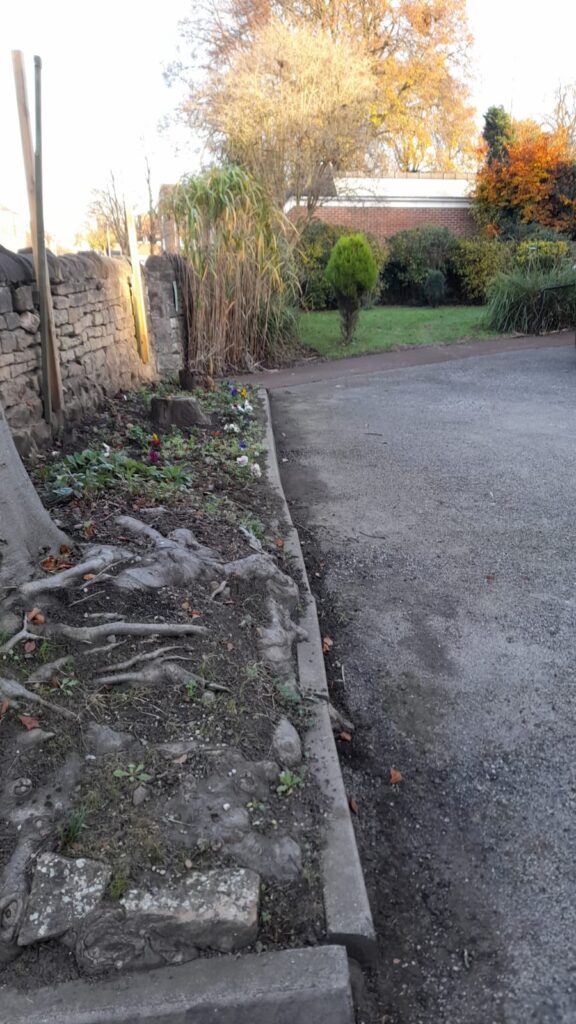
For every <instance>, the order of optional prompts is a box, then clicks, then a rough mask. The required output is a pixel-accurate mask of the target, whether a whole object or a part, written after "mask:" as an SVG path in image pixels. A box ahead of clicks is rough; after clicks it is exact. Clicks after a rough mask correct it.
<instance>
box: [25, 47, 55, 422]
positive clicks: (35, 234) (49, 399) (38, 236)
mask: <svg viewBox="0 0 576 1024" xmlns="http://www.w3.org/2000/svg"><path fill="white" fill-rule="evenodd" d="M12 64H13V68H14V82H15V85H16V102H17V105H18V119H19V122H20V138H21V141H22V156H23V158H24V171H25V174H26V190H27V192H28V205H29V208H30V229H31V233H32V258H33V261H34V272H35V275H36V282H37V285H38V291H39V293H40V331H41V339H42V390H43V398H44V418H45V420H46V421H47V422H48V423H51V419H52V412H61V411H62V410H63V408H64V401H63V394H62V379H61V375H60V361H59V357H58V340H57V338H56V328H55V324H54V310H53V308H52V293H51V291H50V277H49V273H48V261H47V259H46V241H45V236H44V210H43V197H42V108H41V68H42V61H41V60H40V58H39V57H35V58H34V65H35V99H36V153H35V154H34V151H33V149H32V131H31V127H30V111H29V108H28V96H27V91H26V76H25V72H24V58H23V55H22V52H21V51H20V50H13V51H12Z"/></svg>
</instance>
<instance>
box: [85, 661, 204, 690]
mask: <svg viewBox="0 0 576 1024" xmlns="http://www.w3.org/2000/svg"><path fill="white" fill-rule="evenodd" d="M197 678H198V677H197V676H194V674H193V673H192V672H190V670H189V669H187V668H184V666H183V665H177V664H176V663H175V662H174V661H169V660H168V661H164V662H162V664H161V665H146V666H144V668H142V669H140V670H139V671H138V672H111V673H110V674H108V675H104V676H99V677H98V678H97V679H96V680H95V682H96V683H97V684H98V685H99V686H106V687H108V686H123V685H125V684H129V685H130V686H157V685H161V684H164V685H166V684H172V685H174V686H184V685H185V684H186V683H189V682H191V681H192V680H194V681H196V679H197ZM202 682H204V680H202Z"/></svg>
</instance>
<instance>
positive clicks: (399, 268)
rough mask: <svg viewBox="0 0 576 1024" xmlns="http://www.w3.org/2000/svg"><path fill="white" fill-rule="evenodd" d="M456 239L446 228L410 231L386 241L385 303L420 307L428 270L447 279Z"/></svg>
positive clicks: (401, 232) (400, 232) (413, 229)
mask: <svg viewBox="0 0 576 1024" xmlns="http://www.w3.org/2000/svg"><path fill="white" fill-rule="evenodd" d="M456 241H457V240H456V238H455V236H454V235H453V234H451V232H450V231H449V230H448V228H410V229H408V230H407V231H399V232H398V233H397V234H396V235H393V236H392V238H389V239H388V247H389V255H388V262H387V263H386V268H385V271H384V281H385V286H386V300H387V301H389V302H399V303H408V304H412V305H422V304H424V303H425V302H426V296H425V295H424V282H425V281H426V278H427V276H428V274H429V272H430V271H431V270H440V271H441V272H442V273H443V274H444V276H445V277H447V276H448V268H449V265H450V259H451V256H452V253H453V251H454V247H455V245H456Z"/></svg>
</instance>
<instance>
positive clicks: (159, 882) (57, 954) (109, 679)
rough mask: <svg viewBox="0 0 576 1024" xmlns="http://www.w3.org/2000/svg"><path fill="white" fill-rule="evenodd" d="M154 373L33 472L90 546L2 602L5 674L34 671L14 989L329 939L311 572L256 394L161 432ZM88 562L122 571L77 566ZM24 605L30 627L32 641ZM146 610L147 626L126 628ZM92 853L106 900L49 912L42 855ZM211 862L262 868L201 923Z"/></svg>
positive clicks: (217, 867) (55, 509) (225, 874)
mask: <svg viewBox="0 0 576 1024" xmlns="http://www.w3.org/2000/svg"><path fill="white" fill-rule="evenodd" d="M153 390H154V389H149V390H142V391H141V392H139V393H136V394H131V395H121V396H119V397H118V398H116V399H115V400H113V401H110V402H108V403H107V405H106V406H105V408H103V409H102V410H101V412H100V413H99V414H98V415H97V416H95V417H94V418H93V419H92V420H91V421H90V422H85V423H83V424H81V425H80V426H78V427H76V428H75V429H74V430H73V431H72V432H71V434H70V436H69V437H68V438H66V439H65V440H64V442H63V443H62V445H61V446H58V447H57V448H55V449H54V450H53V451H52V452H50V453H45V454H44V456H43V457H42V458H41V460H40V462H39V463H37V464H36V465H35V466H34V467H32V473H33V476H34V479H35V481H36V484H37V487H38V490H39V493H40V496H41V498H42V500H43V501H44V503H45V504H46V505H48V506H51V511H52V514H53V515H54V517H55V518H57V519H58V521H59V522H60V524H61V526H62V528H63V529H64V531H65V532H66V533H67V535H68V536H69V537H70V538H71V543H70V547H69V549H68V548H64V549H63V550H62V551H61V553H60V558H59V559H56V560H54V559H44V560H42V562H40V563H39V567H38V576H39V578H40V579H42V580H43V583H40V584H38V585H37V589H34V587H31V588H29V589H28V591H26V586H24V588H23V592H20V593H19V594H17V595H12V596H11V597H9V598H8V600H7V601H6V602H5V603H4V606H0V615H1V616H2V622H1V628H2V631H3V636H2V640H1V643H0V646H1V645H2V644H3V645H4V647H5V648H6V649H5V650H4V653H2V654H1V655H0V676H1V677H2V678H3V680H10V681H12V684H14V683H15V684H16V685H18V684H19V685H20V686H23V687H25V690H24V691H21V692H20V693H18V692H16V693H15V695H14V692H12V694H10V693H8V694H7V693H6V690H5V692H4V699H3V702H2V708H1V711H2V713H1V716H0V732H1V739H2V744H1V747H0V773H1V778H2V793H1V796H0V801H1V806H0V813H1V815H2V819H3V822H4V823H3V825H2V826H1V830H0V879H2V878H3V879H4V891H0V900H2V899H3V900H4V904H3V906H2V909H3V911H4V913H5V914H6V908H8V918H9V917H10V915H11V914H15V913H16V914H17V915H19V918H18V922H17V927H16V926H15V928H13V930H12V933H11V934H12V939H11V940H10V938H9V939H6V934H8V933H9V932H10V929H9V928H7V927H5V929H4V933H2V938H3V939H4V940H5V945H4V951H5V957H4V959H5V961H7V962H6V965H5V966H4V969H3V973H2V974H1V975H0V979H1V982H2V983H3V984H9V985H12V986H16V987H26V988H29V987H30V986H39V985H44V984H48V983H50V984H52V983H57V982H59V981H63V980H67V979H70V978H75V977H78V976H79V975H81V974H82V973H87V974H89V975H97V974H98V975H100V974H106V973H109V972H110V971H115V970H117V969H118V967H119V965H122V966H125V967H127V968H135V969H137V968H142V967H150V966H159V965H161V964H163V963H168V964H170V963H180V962H182V961H183V960H186V959H192V958H194V957H196V956H199V955H201V956H206V955H213V954H214V951H215V950H220V951H222V952H224V951H228V950H233V949H240V948H241V949H243V950H244V949H247V950H252V951H254V950H255V949H256V950H258V951H260V950H263V949H273V948H278V947H290V946H296V945H305V944H310V943H316V942H318V941H320V940H321V939H322V937H323V931H324V923H323V912H322V900H321V894H320V884H319V869H318V858H319V842H318V820H319V815H320V814H321V810H322V801H321V799H319V796H318V792H317V790H316V788H315V786H314V783H313V781H312V779H311V778H309V777H308V776H307V773H306V767H305V764H304V763H303V762H302V761H301V756H300V755H299V754H298V750H297V749H295V745H296V747H297V745H298V744H297V738H295V736H294V734H293V733H291V732H290V729H289V727H288V725H287V723H291V725H293V726H294V727H295V728H296V731H301V730H302V728H303V727H304V726H305V725H306V722H307V719H308V714H309V711H308V709H307V706H306V703H305V702H304V701H303V700H302V698H301V696H300V693H299V690H298V685H297V681H296V679H295V676H294V672H293V669H292V661H291V648H292V644H293V642H294V641H295V640H297V639H298V636H299V633H298V627H297V625H296V619H297V616H298V606H299V597H298V587H297V582H298V581H295V580H294V575H295V574H294V572H293V571H292V569H291V560H290V559H289V558H288V557H287V556H286V555H285V553H284V545H283V524H282V523H281V522H279V509H278V504H277V499H276V497H275V496H274V495H273V494H272V493H271V491H270V489H269V486H268V484H267V483H266V478H265V474H264V473H263V472H262V468H263V460H264V459H265V453H264V452H263V447H262V418H261V414H260V412H259V410H258V401H257V399H256V398H255V397H254V396H253V395H252V394H250V393H248V392H243V393H239V392H238V391H237V389H236V388H235V387H234V386H233V385H228V384H226V385H223V386H221V387H218V388H216V389H214V390H212V391H207V392H203V393H201V394H200V393H199V394H198V395H196V398H197V400H198V403H199V407H200V411H201V412H203V413H204V415H205V416H206V415H207V416H208V417H209V420H210V422H209V423H207V424H206V425H203V426H196V427H192V428H191V429H190V430H187V431H179V430H175V429H173V430H170V431H169V432H166V433H165V434H162V435H158V434H157V433H156V428H155V426H154V424H153V423H152V421H151V419H150V400H151V397H152V394H153ZM165 391H166V389H165V388H163V387H159V388H158V389H157V393H159V394H162V393H164V392H165ZM188 531H189V532H188ZM103 552H104V554H103ZM94 555H95V557H94ZM91 557H92V558H93V561H94V563H96V562H97V561H98V557H100V559H101V560H102V568H98V566H97V565H96V564H94V565H93V566H90V565H89V564H88V563H87V564H86V566H84V568H85V570H86V571H79V572H78V573H76V569H75V567H76V566H78V565H79V564H80V566H81V568H82V567H83V565H82V563H83V561H84V560H85V559H87V558H88V561H89V560H90V558H91ZM68 566H70V567H71V568H70V570H69V569H68V568H67V567H68ZM190 567H191V572H190V573H189V574H188V575H187V573H188V570H189V569H190ZM65 574H68V575H65ZM68 576H69V577H70V578H69V579H68ZM156 578H157V580H156V584H155V583H154V579H156ZM62 581H64V585H63V586H59V585H57V583H58V582H62ZM158 582H159V583H160V584H161V585H157V583H158ZM35 586H36V585H35ZM23 617H25V625H24V631H25V633H29V634H31V635H30V636H25V635H23V636H22V638H21V639H20V640H18V641H17V642H14V640H13V637H14V636H15V635H16V634H17V632H18V630H19V629H20V627H21V626H22V620H23ZM134 623H140V624H142V626H143V635H137V636H136V635H133V634H132V632H130V631H127V632H125V631H124V626H125V625H126V624H129V626H131V625H133V624H134ZM62 625H64V631H63V632H62ZM93 627H98V629H97V630H94V629H93ZM144 627H146V628H144ZM75 629H76V632H75ZM78 629H81V630H86V629H88V630H89V633H88V634H84V633H78V632H77V630H78ZM164 633H166V635H164ZM172 633H175V634H176V635H172ZM96 634H97V635H96ZM6 685H7V684H5V687H6ZM279 723H282V729H284V738H283V737H282V729H281V730H280V734H278V732H276V734H275V730H277V728H278V726H279ZM286 732H287V736H288V739H286ZM290 744H292V746H290ZM26 843H28V844H29V845H28V847H26ZM27 850H28V852H29V854H30V855H29V856H28V859H27V862H26V864H25V868H24V870H22V869H21V866H20V871H19V873H18V871H17V870H16V868H18V861H19V858H20V861H22V858H23V857H24V854H25V853H26V851H27ZM19 851H20V852H19ZM50 854H55V855H56V858H55V859H54V860H51V859H50V857H49V856H48V855H50ZM42 858H44V859H42ZM83 863H85V864H88V867H89V869H91V868H92V867H93V866H94V865H95V866H96V867H93V870H94V871H97V870H100V869H102V870H101V871H100V875H99V876H98V881H97V882H95V883H94V885H93V886H92V889H90V887H88V888H87V889H86V892H89V898H88V897H87V900H88V902H87V904H86V906H87V907H88V913H87V914H85V915H83V914H82V913H80V912H79V911H78V909H77V908H76V909H75V910H74V908H73V910H72V911H70V912H69V916H68V918H66V913H64V916H63V917H62V914H63V908H62V907H61V906H60V907H58V906H56V907H54V906H52V907H51V909H52V911H53V912H54V913H53V916H54V917H56V918H58V914H60V918H59V919H58V921H57V922H56V924H53V923H52V924H50V922H48V923H46V921H43V920H42V915H43V914H44V910H42V909H41V910H38V909H36V905H35V903H34V898H35V892H36V890H38V891H37V892H36V904H38V905H39V906H40V907H41V908H42V907H44V904H45V903H48V904H50V901H51V900H52V903H57V902H58V900H57V893H54V894H49V896H50V899H49V900H48V901H45V900H44V901H43V900H42V899H41V896H42V893H41V883H42V878H41V877H40V874H39V872H38V866H39V865H40V864H44V865H45V867H46V872H47V875H50V872H51V871H52V874H53V876H54V878H55V879H56V881H54V883H53V885H54V886H56V885H57V882H58V879H60V884H61V876H59V874H58V872H62V871H68V870H71V871H72V872H74V871H76V870H77V868H78V865H82V864H83ZM86 870H88V869H86ZM2 872H4V875H2ZM216 872H221V874H218V875H217V874H216ZM36 875H38V877H36ZM7 878H9V879H10V882H9V883H7V882H6V879H7ZM14 879H16V881H14ZM207 879H212V880H215V884H216V883H217V885H216V888H217V890H218V892H219V893H220V897H219V898H221V901H222V900H224V902H225V901H226V898H228V897H230V898H231V893H233V892H234V891H235V890H234V889H233V888H232V889H231V890H230V891H228V890H227V889H226V886H227V885H231V886H234V885H237V884H241V885H242V886H243V887H244V888H243V890H242V891H243V892H248V891H249V890H250V886H251V885H253V883H254V884H255V885H256V887H257V890H258V895H257V897H256V898H255V899H256V902H255V904H254V900H253V901H252V904H253V905H251V906H248V903H249V899H248V897H246V907H245V911H246V913H245V920H244V919H243V920H242V921H240V922H238V921H237V920H236V919H235V918H234V920H233V921H232V923H230V922H228V930H227V931H226V927H225V926H226V921H224V924H223V925H222V927H221V928H220V930H219V931H217V934H216V933H215V932H214V930H212V932H210V928H209V927H207V930H206V929H205V930H204V932H203V933H202V935H201V936H198V935H197V934H196V935H195V936H193V937H190V936H189V935H187V933H186V927H185V924H184V925H183V924H182V921H181V920H180V919H178V920H175V918H174V913H172V912H171V911H170V910H166V900H167V897H168V896H170V897H171V898H172V897H173V898H174V900H175V901H178V900H180V897H181V894H182V892H183V891H184V890H186V892H187V893H188V894H189V895H190V894H191V895H190V898H191V899H192V898H196V897H197V891H200V890H199V889H198V887H199V886H200V889H201V886H202V885H203V884H204V881H206V880H207ZM255 879H257V882H256V881H255ZM203 880H204V881H203ZM10 885H12V888H13V889H14V893H15V894H16V895H15V896H13V899H12V902H10V899H11V891H9V890H10ZM30 885H32V895H30ZM98 887H100V889H98ZM64 889H65V885H64ZM95 890H98V892H97V895H96V897H95V896H94V891H95ZM201 891H202V893H203V892H204V890H201ZM222 894H224V895H222ZM52 896H53V899H52ZM203 898H204V897H203ZM174 900H173V901H174ZM163 901H164V902H163ZM72 902H74V901H72ZM135 907H136V909H135ZM163 907H164V909H162V908H163ZM255 907H256V910H255ZM220 910H222V907H220ZM64 911H66V908H64ZM66 912H68V911H66ZM254 912H256V915H257V920H252V918H250V915H251V914H252V917H253V916H254ZM171 913H172V917H170V914H171ZM35 914H36V917H35ZM222 914H223V917H224V918H225V917H226V914H225V913H224V911H222ZM38 915H39V916H40V921H39V920H38ZM232 916H234V915H232ZM249 918H250V920H248V919H249ZM63 922H64V924H65V925H66V927H64V924H63ZM5 924H6V922H5ZM8 924H9V921H8ZM220 924H222V922H220ZM47 932H48V933H49V934H47ZM18 934H19V935H20V936H21V937H22V936H23V937H24V940H25V941H23V942H22V941H20V939H18ZM159 935H160V937H161V941H160V939H159V938H158V936H159ZM215 936H216V937H215ZM18 943H20V944H19V945H18ZM17 954H19V955H17ZM0 962H1V961H0Z"/></svg>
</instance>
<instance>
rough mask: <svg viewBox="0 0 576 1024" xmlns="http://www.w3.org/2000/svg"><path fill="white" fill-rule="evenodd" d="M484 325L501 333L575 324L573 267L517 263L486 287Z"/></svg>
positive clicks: (532, 331) (575, 276) (543, 331)
mask: <svg viewBox="0 0 576 1024" xmlns="http://www.w3.org/2000/svg"><path fill="white" fill-rule="evenodd" d="M485 319H486V325H487V327H488V328H493V329H494V330H496V331H502V332H503V333H504V334H513V333H518V334H547V333H549V332H550V331H560V330H563V329H564V328H570V327H576V268H574V267H572V266H564V267H559V268H556V269H554V270H541V269H531V268H530V267H518V268H517V269H515V270H514V271H512V272H511V273H509V274H498V275H497V277H495V278H494V280H493V281H492V284H491V285H490V287H489V290H488V306H487V309H486V318H485Z"/></svg>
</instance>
